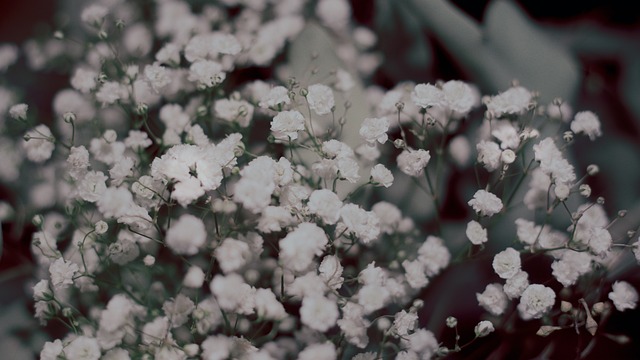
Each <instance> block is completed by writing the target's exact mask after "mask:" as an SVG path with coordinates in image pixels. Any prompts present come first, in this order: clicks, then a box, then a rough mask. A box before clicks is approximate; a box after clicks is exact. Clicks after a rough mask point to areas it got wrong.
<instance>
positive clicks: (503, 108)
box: [487, 86, 533, 117]
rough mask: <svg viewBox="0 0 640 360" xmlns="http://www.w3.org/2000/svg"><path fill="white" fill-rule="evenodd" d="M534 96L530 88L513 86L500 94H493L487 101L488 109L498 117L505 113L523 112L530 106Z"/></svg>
mask: <svg viewBox="0 0 640 360" xmlns="http://www.w3.org/2000/svg"><path fill="white" fill-rule="evenodd" d="M532 98H533V97H532V95H531V93H530V92H529V90H527V89H525V88H523V87H521V86H517V87H512V88H509V89H508V90H507V91H505V92H503V93H501V94H499V95H496V96H492V97H491V98H490V99H489V101H488V102H487V110H489V111H490V112H492V113H493V114H494V115H495V116H497V117H501V116H502V115H504V114H516V115H518V114H522V113H524V112H525V111H526V110H527V109H528V108H529V104H530V103H531V100H532Z"/></svg>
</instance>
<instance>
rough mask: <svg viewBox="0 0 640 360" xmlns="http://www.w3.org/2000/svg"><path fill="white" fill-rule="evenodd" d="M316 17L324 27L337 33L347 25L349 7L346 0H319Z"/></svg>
mask: <svg viewBox="0 0 640 360" xmlns="http://www.w3.org/2000/svg"><path fill="white" fill-rule="evenodd" d="M316 15H317V16H318V18H319V19H320V21H322V23H323V24H324V25H326V26H327V27H329V28H331V29H333V30H336V31H338V30H341V29H344V28H345V27H346V26H347V25H349V20H350V18H351V7H350V5H349V2H348V1H346V0H320V1H318V5H316Z"/></svg>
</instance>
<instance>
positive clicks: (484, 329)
mask: <svg viewBox="0 0 640 360" xmlns="http://www.w3.org/2000/svg"><path fill="white" fill-rule="evenodd" d="M473 331H474V332H475V334H476V336H477V337H485V336H487V335H489V334H491V333H492V332H494V331H495V328H494V327H493V323H491V321H488V320H483V321H480V322H479V323H478V325H476V327H475V328H474V330H473Z"/></svg>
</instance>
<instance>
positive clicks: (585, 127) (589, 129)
mask: <svg viewBox="0 0 640 360" xmlns="http://www.w3.org/2000/svg"><path fill="white" fill-rule="evenodd" d="M571 131H573V132H574V133H584V134H585V135H587V136H588V137H589V139H590V140H591V141H593V140H595V139H596V138H597V137H599V136H601V135H602V131H601V130H600V120H599V119H598V116H596V114H594V113H593V112H591V111H581V112H579V113H577V114H576V115H575V117H574V118H573V121H572V122H571Z"/></svg>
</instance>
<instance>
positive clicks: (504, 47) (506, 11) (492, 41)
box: [483, 0, 580, 102]
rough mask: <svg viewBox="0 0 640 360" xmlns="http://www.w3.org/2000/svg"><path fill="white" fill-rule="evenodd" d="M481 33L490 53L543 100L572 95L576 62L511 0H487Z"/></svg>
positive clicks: (568, 98)
mask: <svg viewBox="0 0 640 360" xmlns="http://www.w3.org/2000/svg"><path fill="white" fill-rule="evenodd" d="M483 34H484V36H485V39H486V44H487V46H488V47H489V48H491V50H492V53H493V54H495V56H496V57H497V58H499V59H500V60H501V61H502V62H504V63H505V64H506V65H507V66H508V68H509V71H511V73H512V74H513V76H514V77H516V78H517V79H518V80H520V82H521V83H522V84H523V85H524V86H525V87H527V88H529V89H530V90H537V91H539V92H540V94H541V96H542V98H543V100H544V101H545V102H550V101H551V100H552V99H553V98H555V97H561V98H563V99H567V100H571V99H573V97H574V96H575V94H576V91H577V89H578V85H579V79H580V74H579V66H578V62H577V61H576V60H575V59H574V57H573V56H572V54H571V53H569V51H568V50H567V49H565V48H564V47H562V46H560V44H558V43H556V42H554V41H553V40H552V39H551V38H549V37H547V36H546V34H544V33H543V31H542V30H541V29H540V28H539V27H538V26H536V25H535V24H534V23H532V22H531V21H530V20H529V19H528V18H526V17H525V15H524V12H523V11H522V10H521V9H520V8H518V7H517V5H515V4H514V3H513V2H508V1H503V0H498V1H493V2H492V3H490V5H489V7H488V9H487V11H486V14H485V24H484V31H483Z"/></svg>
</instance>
